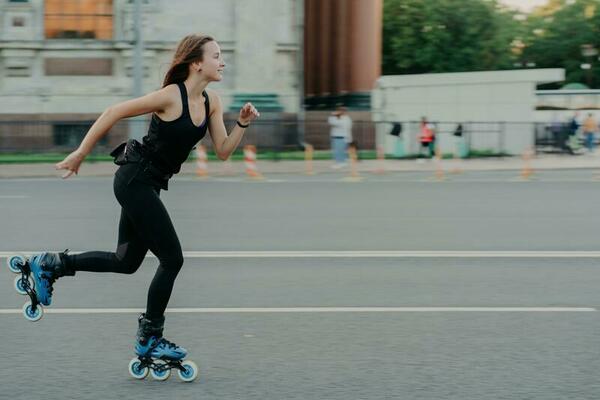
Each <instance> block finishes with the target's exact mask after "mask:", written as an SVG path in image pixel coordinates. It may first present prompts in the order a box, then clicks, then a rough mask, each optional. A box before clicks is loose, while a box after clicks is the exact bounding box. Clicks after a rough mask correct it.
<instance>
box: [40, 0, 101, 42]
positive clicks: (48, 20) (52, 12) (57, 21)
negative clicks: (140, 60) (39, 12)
mask: <svg viewBox="0 0 600 400" xmlns="http://www.w3.org/2000/svg"><path fill="white" fill-rule="evenodd" d="M44 4H45V11H44V24H45V32H46V38H47V39H101V40H107V39H112V37H113V1H112V0H45V2H44Z"/></svg>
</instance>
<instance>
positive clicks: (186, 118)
mask: <svg viewBox="0 0 600 400" xmlns="http://www.w3.org/2000/svg"><path fill="white" fill-rule="evenodd" d="M177 86H178V87H179V91H180V92H181V103H182V106H183V107H182V108H183V109H182V111H181V115H180V116H179V118H177V119H175V120H173V121H163V120H162V119H160V118H159V117H158V115H156V114H152V120H151V122H150V127H149V128H148V134H147V135H146V136H144V137H143V139H142V141H143V150H144V154H145V157H146V158H148V161H149V162H150V163H151V164H152V169H154V170H155V169H158V170H159V171H160V172H162V173H164V174H165V175H167V176H170V175H172V174H176V173H178V172H179V171H180V170H181V164H183V163H184V162H185V160H187V158H188V156H189V154H190V151H192V149H193V148H194V146H195V145H196V143H198V142H199V141H200V140H201V139H202V138H203V137H204V136H205V135H206V131H207V129H208V118H209V111H210V104H209V101H208V94H207V93H206V91H203V92H202V96H204V115H205V117H204V121H203V122H202V124H201V125H200V126H196V125H194V123H193V121H192V117H191V115H190V110H189V106H188V96H187V89H186V87H185V85H184V84H183V83H181V82H180V83H177ZM136 178H137V179H139V180H141V181H144V182H147V183H151V184H155V185H156V184H157V185H158V186H159V187H160V188H161V189H164V190H167V187H168V185H167V182H168V178H165V177H162V178H158V177H157V174H156V173H150V171H148V170H147V169H145V168H142V169H140V170H139V171H138V173H137V176H136Z"/></svg>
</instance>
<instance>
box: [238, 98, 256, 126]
mask: <svg viewBox="0 0 600 400" xmlns="http://www.w3.org/2000/svg"><path fill="white" fill-rule="evenodd" d="M258 117H260V113H259V112H258V111H257V110H256V108H254V106H253V105H252V103H246V104H244V107H242V109H241V110H240V117H239V120H238V121H240V123H241V124H243V125H248V124H249V123H250V122H252V121H254V120H255V119H256V118H258Z"/></svg>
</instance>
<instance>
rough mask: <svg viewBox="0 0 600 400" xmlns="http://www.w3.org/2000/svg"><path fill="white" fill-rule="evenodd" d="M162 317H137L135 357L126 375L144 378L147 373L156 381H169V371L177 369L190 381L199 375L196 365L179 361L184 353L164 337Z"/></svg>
mask: <svg viewBox="0 0 600 400" xmlns="http://www.w3.org/2000/svg"><path fill="white" fill-rule="evenodd" d="M164 325H165V317H162V318H156V319H149V318H147V317H146V315H145V314H141V315H140V317H139V318H138V331H137V338H136V339H137V340H136V344H135V354H136V355H137V357H135V358H134V359H132V360H131V362H130V363H129V373H130V374H131V376H133V377H134V378H136V379H144V378H146V377H147V376H148V372H150V374H151V375H152V377H153V378H154V379H156V380H159V381H164V380H166V379H169V377H170V376H171V369H173V368H175V369H177V373H178V375H179V378H180V379H181V380H182V381H184V382H191V381H193V380H194V379H196V377H197V376H198V366H196V364H195V363H194V362H193V361H189V360H186V361H182V360H183V359H184V358H185V356H186V355H187V350H186V349H184V348H183V347H179V346H177V345H176V344H175V343H172V342H169V341H168V340H167V339H165V338H164V337H163V329H164Z"/></svg>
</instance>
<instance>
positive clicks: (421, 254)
mask: <svg viewBox="0 0 600 400" xmlns="http://www.w3.org/2000/svg"><path fill="white" fill-rule="evenodd" d="M52 251H57V250H52ZM39 252H40V251H39V250H37V251H32V250H30V251H0V257H2V258H6V257H10V256H13V255H16V254H26V255H29V254H36V253H39ZM70 253H71V254H77V253H80V252H77V251H71V252H70ZM183 256H184V257H185V258H188V259H189V258H570V259H573V258H600V251H378V250H375V251H184V252H183ZM146 257H147V258H156V257H155V256H154V255H153V254H151V253H148V254H147V255H146Z"/></svg>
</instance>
